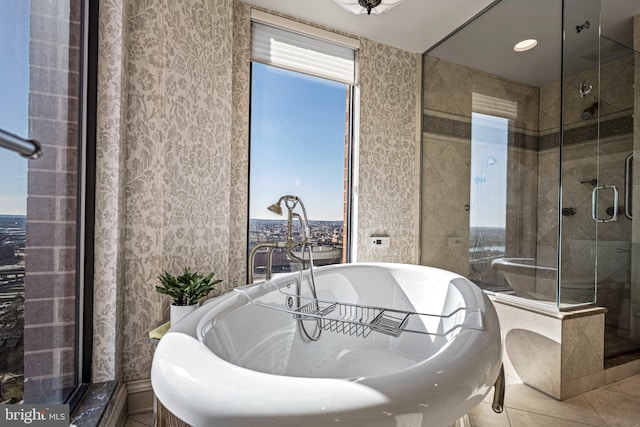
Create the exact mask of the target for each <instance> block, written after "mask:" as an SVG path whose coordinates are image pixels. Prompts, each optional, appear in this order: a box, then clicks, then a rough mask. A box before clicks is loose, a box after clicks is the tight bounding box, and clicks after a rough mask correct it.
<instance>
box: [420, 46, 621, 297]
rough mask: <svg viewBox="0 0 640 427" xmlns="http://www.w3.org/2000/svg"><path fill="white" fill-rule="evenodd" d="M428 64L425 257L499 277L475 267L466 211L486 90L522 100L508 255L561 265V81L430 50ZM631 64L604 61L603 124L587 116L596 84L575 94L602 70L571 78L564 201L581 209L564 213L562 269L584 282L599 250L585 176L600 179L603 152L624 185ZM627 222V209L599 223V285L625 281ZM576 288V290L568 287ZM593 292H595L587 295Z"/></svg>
mask: <svg viewBox="0 0 640 427" xmlns="http://www.w3.org/2000/svg"><path fill="white" fill-rule="evenodd" d="M424 64H425V65H424V70H425V72H424V123H423V144H424V145H423V166H422V174H423V177H422V182H423V184H422V194H423V197H422V212H423V214H422V236H421V249H422V255H421V262H422V263H423V264H427V265H435V266H439V267H442V268H446V269H449V270H453V271H456V272H458V273H460V274H463V275H466V276H469V277H471V278H472V279H474V280H478V281H483V282H493V281H495V272H492V271H491V270H489V271H487V272H480V273H478V272H476V271H473V270H472V269H470V268H469V246H470V245H472V244H473V242H469V215H468V213H467V212H465V210H464V208H465V205H468V204H469V199H470V193H469V192H470V190H471V188H472V184H470V179H471V177H470V176H469V168H470V162H471V156H470V147H471V118H470V117H471V112H472V110H474V107H473V94H474V93H480V94H484V95H489V96H493V97H496V98H498V99H502V100H509V101H513V102H516V103H517V105H518V109H517V111H518V115H517V117H516V118H515V119H512V121H511V123H512V126H511V128H510V142H509V144H510V145H509V161H508V163H509V171H508V182H509V185H508V194H507V233H506V241H507V250H506V252H507V256H515V257H533V258H537V259H538V262H539V263H542V264H544V265H550V266H553V265H555V263H556V257H557V250H558V205H559V203H558V186H559V171H560V166H559V162H560V153H559V124H560V113H561V111H560V102H559V101H560V92H559V90H560V83H559V82H557V83H553V84H550V85H548V86H545V87H542V88H540V89H539V90H538V89H537V88H531V87H526V86H523V85H518V84H516V83H513V82H508V81H505V80H504V79H501V78H499V77H497V76H492V75H488V74H486V73H483V72H479V71H477V70H473V69H470V68H467V67H463V66H461V65H457V64H452V63H449V62H447V61H444V60H440V59H437V58H432V57H429V56H426V57H425V58H424ZM633 70H634V61H633V56H627V57H623V58H620V59H617V60H615V61H611V62H609V63H606V64H603V66H602V67H601V69H600V79H601V82H600V84H601V87H602V90H601V91H600V103H601V104H600V116H599V117H600V122H599V123H598V115H596V116H594V118H593V119H591V120H587V121H585V120H583V119H582V118H581V113H582V112H583V110H584V109H585V108H586V107H588V106H590V105H591V104H593V103H594V102H595V100H596V96H598V86H597V84H596V85H595V87H594V90H593V91H592V92H591V94H589V95H588V96H587V97H586V98H584V99H582V98H580V97H579V96H577V95H576V94H577V91H578V87H577V84H579V82H580V81H582V80H583V79H585V80H588V81H593V82H597V81H598V76H597V69H596V70H587V71H585V72H583V73H581V74H579V75H577V76H571V77H569V78H567V79H566V80H567V85H566V86H565V99H566V100H567V102H565V109H564V115H565V116H564V118H565V129H564V147H565V149H564V152H563V161H564V165H563V166H564V167H563V170H564V175H563V182H562V184H563V189H564V191H563V197H564V200H563V206H564V207H572V208H575V209H576V214H575V215H573V216H565V217H563V227H564V230H563V232H564V233H563V237H564V238H563V272H564V273H565V275H564V278H565V279H567V280H569V281H571V280H583V281H584V280H585V278H588V277H593V273H594V271H593V270H594V262H593V256H592V253H594V252H593V251H594V250H595V249H594V248H593V247H592V246H593V244H592V243H590V240H593V239H594V237H595V230H596V228H595V223H594V222H593V220H592V219H591V190H592V188H593V187H592V186H591V185H590V183H584V182H582V181H590V180H591V179H593V178H595V177H596V160H597V157H596V155H597V154H599V155H600V158H599V167H600V169H599V173H600V180H601V182H602V183H607V184H614V185H616V186H617V187H618V188H620V189H624V160H625V157H626V156H627V155H628V154H629V153H630V152H631V143H632V139H631V138H632V131H631V129H632V118H631V112H632V109H633V96H632V95H633V94H632V90H631V82H632V81H633ZM475 110H476V111H477V108H476V109H475ZM488 113H490V114H491V112H490V111H489V112H488ZM495 114H496V115H500V113H495ZM538 124H539V129H538ZM598 135H599V137H600V140H599V141H600V144H599V145H597V141H598V139H597V138H598ZM621 194H622V193H621ZM602 204H603V205H604V203H602ZM606 207H608V206H603V207H602V210H603V211H604V209H605V208H606ZM604 215H605V213H604V212H601V216H604ZM630 226H631V222H630V221H629V220H627V219H626V218H624V216H622V215H621V217H620V219H619V220H618V221H617V222H615V223H613V224H601V225H600V226H599V227H598V238H599V239H600V240H601V241H603V242H604V243H602V244H601V245H600V246H599V256H600V259H601V260H604V262H602V263H601V268H600V271H599V275H600V278H601V281H602V282H610V281H614V282H618V283H626V282H627V281H628V276H629V270H628V265H629V263H628V253H626V252H620V251H617V249H618V247H620V248H621V249H623V250H626V249H628V243H627V242H625V240H628V239H627V236H629V235H630V232H631V230H630ZM616 245H618V246H616ZM609 246H610V247H609ZM614 246H615V247H614ZM602 266H604V267H602ZM589 269H590V270H589ZM542 282H544V281H541V283H542ZM545 283H546V282H545ZM552 293H553V295H551V294H549V295H548V297H549V298H551V299H555V290H552ZM569 295H572V294H571V292H565V296H569ZM593 296H594V293H593V290H592V291H591V294H590V298H591V299H592V298H593ZM584 298H587V297H586V296H585V297H584Z"/></svg>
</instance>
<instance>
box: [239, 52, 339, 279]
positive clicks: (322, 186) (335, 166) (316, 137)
mask: <svg viewBox="0 0 640 427" xmlns="http://www.w3.org/2000/svg"><path fill="white" fill-rule="evenodd" d="M350 89H351V87H350V86H349V85H347V84H345V83H338V82H334V81H331V80H327V79H323V78H319V77H314V76H309V75H306V74H302V73H297V72H294V71H289V70H284V69H281V68H277V67H273V66H269V65H264V64H261V63H256V62H254V63H252V77H251V123H250V130H251V142H250V144H251V146H250V160H249V165H250V166H249V170H250V175H249V244H248V251H250V250H251V248H252V247H253V246H255V245H256V244H257V243H261V242H270V241H271V242H273V241H284V240H285V239H286V219H287V218H286V214H285V215H284V216H278V215H276V214H274V213H272V212H270V211H268V210H267V206H269V205H271V204H273V203H275V202H276V201H277V200H278V199H279V198H280V196H282V195H285V194H291V195H294V196H297V197H299V198H300V199H301V200H302V201H303V202H304V205H305V207H306V211H307V213H308V216H309V220H310V223H311V232H312V236H311V240H312V242H313V243H314V244H315V245H316V249H314V260H315V261H316V264H324V263H327V264H329V263H339V262H342V261H343V259H344V253H343V252H344V243H346V242H345V241H344V240H345V238H344V236H345V235H346V233H345V231H346V230H345V223H346V222H345V211H346V209H345V200H346V199H345V189H346V185H345V181H346V179H347V178H348V177H347V174H346V173H345V171H346V170H347V169H346V166H347V164H348V163H347V160H348V159H347V157H348V149H347V148H346V147H347V146H348V143H347V142H348V138H347V130H348V116H349V115H348V111H347V108H348V105H349V101H350ZM294 231H295V232H296V233H297V232H299V231H298V230H297V228H296V229H295V230H294ZM316 251H317V252H318V256H316ZM321 251H322V257H326V258H327V259H326V260H324V259H320V258H321V257H320V252H321ZM258 256H259V257H260V254H259V255H258ZM283 257H284V254H281V255H278V254H275V255H274V272H278V271H289V265H288V264H289V263H288V262H287V260H286V259H284V258H283ZM280 258H282V259H280ZM329 258H330V259H329ZM256 265H263V262H262V260H261V259H258V260H257V262H256Z"/></svg>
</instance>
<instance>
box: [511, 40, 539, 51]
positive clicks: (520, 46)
mask: <svg viewBox="0 0 640 427" xmlns="http://www.w3.org/2000/svg"><path fill="white" fill-rule="evenodd" d="M537 44H538V40H536V39H527V40H522V41H521V42H518V43H516V45H515V46H514V47H513V50H515V51H516V52H526V51H527V50H531V49H533V48H534V47H536V45H537Z"/></svg>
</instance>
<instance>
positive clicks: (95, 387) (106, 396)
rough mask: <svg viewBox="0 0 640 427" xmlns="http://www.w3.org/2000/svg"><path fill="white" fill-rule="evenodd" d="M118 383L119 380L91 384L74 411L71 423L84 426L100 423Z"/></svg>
mask: <svg viewBox="0 0 640 427" xmlns="http://www.w3.org/2000/svg"><path fill="white" fill-rule="evenodd" d="M117 385H118V382H117V381H105V382H102V383H96V384H91V385H90V386H89V388H88V390H87V392H86V393H85V395H84V397H83V398H82V401H81V402H80V403H79V404H78V406H77V407H76V410H75V411H74V412H73V414H72V416H71V423H72V424H74V425H76V426H82V427H94V426H98V425H100V422H101V421H102V419H103V418H104V415H105V413H106V412H107V408H108V406H109V402H110V401H111V398H112V396H113V394H114V392H115V390H116V387H117Z"/></svg>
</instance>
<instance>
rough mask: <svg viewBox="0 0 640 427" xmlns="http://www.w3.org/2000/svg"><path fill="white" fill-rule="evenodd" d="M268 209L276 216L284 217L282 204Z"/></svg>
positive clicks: (275, 204)
mask: <svg viewBox="0 0 640 427" xmlns="http://www.w3.org/2000/svg"><path fill="white" fill-rule="evenodd" d="M267 209H269V210H270V211H271V212H273V213H274V214H276V215H282V206H280V203H274V204H272V205H271V206H269V207H268V208H267Z"/></svg>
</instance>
